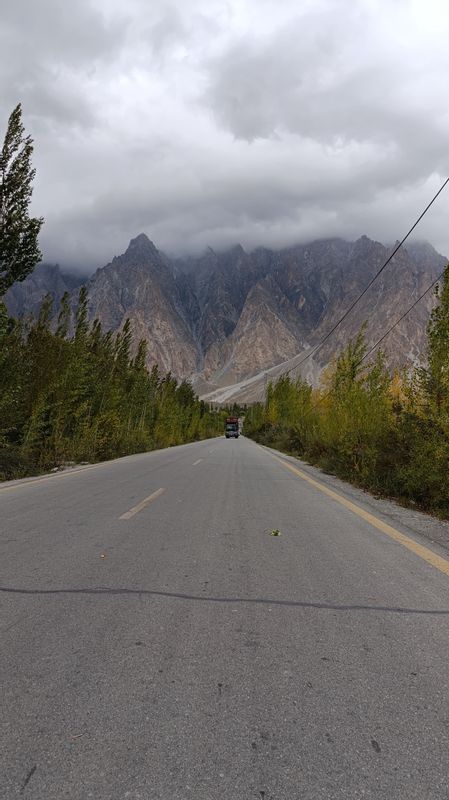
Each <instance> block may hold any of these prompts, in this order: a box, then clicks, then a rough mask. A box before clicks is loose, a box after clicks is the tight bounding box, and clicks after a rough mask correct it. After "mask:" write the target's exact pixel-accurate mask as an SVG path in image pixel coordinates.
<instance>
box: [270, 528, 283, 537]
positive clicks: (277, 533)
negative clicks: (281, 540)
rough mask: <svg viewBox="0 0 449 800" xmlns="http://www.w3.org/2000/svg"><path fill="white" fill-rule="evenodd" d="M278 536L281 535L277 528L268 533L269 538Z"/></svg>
mask: <svg viewBox="0 0 449 800" xmlns="http://www.w3.org/2000/svg"><path fill="white" fill-rule="evenodd" d="M280 535H281V532H280V530H278V529H277V528H274V529H273V530H272V531H271V533H270V536H280Z"/></svg>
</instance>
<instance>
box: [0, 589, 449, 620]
mask: <svg viewBox="0 0 449 800" xmlns="http://www.w3.org/2000/svg"><path fill="white" fill-rule="evenodd" d="M0 592H2V593H4V594H20V595H32V596H36V595H42V596H45V595H58V594H69V595H94V596H125V597H134V596H135V597H145V596H147V597H155V598H160V597H161V598H166V599H169V600H170V599H175V600H188V601H193V602H201V603H233V604H236V603H245V604H246V603H248V604H255V605H268V606H286V607H288V608H313V609H317V610H319V611H374V612H376V611H377V612H379V611H380V612H388V613H390V614H430V615H432V614H433V615H435V616H447V615H449V610H447V609H431V608H429V609H428V608H404V607H401V606H368V605H363V604H354V605H351V604H349V603H348V604H347V603H344V604H336V603H315V602H312V601H310V602H307V601H305V600H276V599H275V598H272V597H214V596H207V595H198V594H187V593H183V592H160V591H158V590H155V589H127V588H125V589H120V588H114V587H110V586H93V587H90V588H84V589H76V588H75V589H19V588H18V587H15V586H0Z"/></svg>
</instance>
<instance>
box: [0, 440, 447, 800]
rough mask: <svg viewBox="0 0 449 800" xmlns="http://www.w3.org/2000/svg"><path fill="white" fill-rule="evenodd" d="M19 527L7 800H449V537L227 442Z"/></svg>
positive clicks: (46, 481)
mask: <svg viewBox="0 0 449 800" xmlns="http://www.w3.org/2000/svg"><path fill="white" fill-rule="evenodd" d="M420 526H421V528H422V531H423V532H424V533H426V535H425V536H424V535H422V534H421V533H420ZM0 528H1V533H0V587H1V590H0V631H1V648H0V651H1V652H0V670H1V672H0V685H1V708H0V754H1V755H0V797H1V798H2V800H13V798H31V799H32V800H63V799H65V798H68V799H69V800H88V799H89V798H92V800H324V799H326V800H339V799H340V798H341V800H371V799H372V800H374V799H375V800H384V799H385V800H402V798H403V799H404V800H443V798H444V799H446V800H447V798H449V669H448V655H449V552H448V551H447V550H446V549H445V548H444V547H442V546H441V545H440V544H435V543H434V542H432V541H431V538H433V539H435V538H438V536H439V537H440V540H441V541H443V540H444V538H445V537H447V533H448V526H447V524H445V523H439V522H438V521H435V520H433V521H432V520H430V521H426V518H425V517H424V516H421V515H419V514H417V513H416V512H412V511H406V510H404V511H403V512H402V511H400V510H398V509H397V507H395V506H394V504H392V503H386V502H384V501H379V500H375V499H373V498H371V497H369V496H367V495H364V494H363V492H360V491H358V490H356V489H353V488H351V487H348V486H345V485H344V484H343V483H342V482H340V481H337V480H336V479H334V478H332V477H330V476H326V475H322V474H321V473H320V472H319V471H318V470H315V469H313V468H311V467H309V466H306V465H304V464H302V463H300V462H297V461H295V460H294V459H291V458H287V457H283V456H281V455H280V454H278V453H275V452H274V451H270V450H268V449H265V448H262V447H259V446H258V445H257V444H255V443H254V442H252V441H250V440H248V439H246V438H244V437H243V438H242V437H241V438H240V439H238V440H225V439H224V437H223V438H220V439H213V440H209V441H206V442H200V443H195V444H192V445H186V446H183V447H175V448H172V449H169V450H162V451H158V452H154V453H148V454H140V455H136V456H132V457H127V458H123V459H119V460H116V461H112V462H107V463H104V464H98V465H90V466H86V467H83V468H79V469H74V470H68V471H65V472H62V473H58V474H55V475H51V476H48V477H41V478H38V479H29V480H26V481H19V482H14V483H10V484H3V485H2V486H1V487H0ZM273 531H278V532H279V533H280V535H272V532H273ZM429 531H430V533H429Z"/></svg>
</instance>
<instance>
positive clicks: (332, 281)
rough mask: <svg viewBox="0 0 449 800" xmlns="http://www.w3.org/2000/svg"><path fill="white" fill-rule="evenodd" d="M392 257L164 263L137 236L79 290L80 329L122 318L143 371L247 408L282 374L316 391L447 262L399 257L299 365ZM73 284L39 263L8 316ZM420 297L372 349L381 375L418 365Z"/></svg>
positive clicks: (413, 251)
mask: <svg viewBox="0 0 449 800" xmlns="http://www.w3.org/2000/svg"><path fill="white" fill-rule="evenodd" d="M391 251H392V247H387V246H385V245H383V244H381V243H379V242H376V241H373V240H371V239H369V238H368V237H366V236H362V237H361V238H360V239H358V240H357V241H355V242H348V241H345V240H343V239H337V238H335V239H324V240H318V241H314V242H311V243H309V244H302V245H297V246H295V247H290V248H287V249H283V250H269V249H266V248H257V249H255V250H253V251H252V252H250V253H248V252H246V251H245V250H244V249H243V248H242V247H241V246H240V245H237V246H236V247H233V248H231V249H229V250H226V251H224V252H220V253H217V252H215V251H213V250H211V249H208V250H207V251H206V252H205V253H202V254H201V255H200V256H198V257H186V258H177V259H170V258H169V257H168V256H166V255H165V254H164V253H162V252H160V251H159V250H158V249H157V248H156V246H155V245H154V244H153V243H152V242H151V241H150V240H149V239H148V237H147V236H146V235H145V234H140V235H139V236H137V237H136V238H135V239H132V240H131V242H130V244H129V246H128V248H127V250H126V252H125V253H123V255H120V256H118V257H115V258H113V259H112V261H111V262H110V263H109V264H107V265H106V266H105V267H102V268H100V269H98V270H97V271H96V272H95V274H94V275H93V276H92V277H91V278H90V279H89V280H88V281H87V287H88V292H89V310H90V315H91V318H92V319H93V318H98V319H99V320H100V321H101V323H102V325H103V327H104V328H105V329H112V330H117V329H120V328H121V327H122V325H123V324H124V322H125V320H126V319H127V318H128V317H129V318H130V320H131V322H132V329H133V336H134V341H135V344H137V342H138V340H139V339H142V338H145V339H146V340H147V341H148V365H149V366H152V365H153V364H154V363H158V364H159V367H160V369H161V371H162V372H167V371H169V370H170V371H171V372H172V373H173V374H174V375H175V376H176V377H178V378H189V379H191V380H192V382H193V384H194V386H195V388H196V389H197V391H198V392H199V393H200V395H202V396H205V397H208V398H209V399H212V400H216V401H217V402H223V401H224V400H230V399H238V400H240V401H245V400H246V401H251V400H253V399H257V398H259V397H260V396H261V394H262V393H263V388H264V383H265V382H266V379H267V375H268V376H273V377H276V376H277V375H279V374H280V373H281V372H282V371H284V370H285V369H287V368H288V369H292V372H293V374H295V373H297V372H299V371H302V374H303V375H304V376H305V377H306V378H307V379H309V380H310V381H312V382H313V383H316V382H317V380H318V377H319V375H320V373H321V372H322V370H323V368H324V367H325V366H326V365H327V364H328V363H329V361H331V360H332V358H333V357H334V356H335V355H336V354H337V353H338V352H339V351H340V350H341V348H342V347H344V346H345V344H346V343H347V341H348V339H349V338H352V337H354V336H355V335H356V334H357V332H358V331H359V329H360V327H361V325H362V324H363V323H364V322H366V325H367V327H366V338H367V342H368V344H369V345H370V344H372V343H374V342H375V341H376V340H377V339H379V338H380V336H382V335H383V333H384V332H385V331H386V330H387V329H388V328H389V327H390V326H391V325H392V324H393V323H394V322H395V321H396V320H397V319H398V318H399V317H400V316H401V314H402V313H403V312H404V311H405V310H406V309H407V308H408V307H409V306H410V305H411V303H412V302H413V300H414V299H417V298H418V297H419V295H420V294H421V293H422V292H423V291H424V290H425V289H426V287H427V286H428V285H429V284H430V283H431V281H432V280H434V279H435V278H436V277H437V276H438V275H439V274H440V273H441V271H442V270H443V268H444V266H445V264H446V262H447V259H446V258H444V257H443V256H442V255H440V254H439V253H437V251H436V250H435V249H434V248H433V247H432V246H431V245H430V244H428V243H419V242H415V243H412V244H411V245H408V246H407V248H405V247H402V248H401V249H400V250H399V251H398V253H397V254H396V255H395V256H394V258H393V259H392V260H391V262H390V263H389V265H388V266H387V268H386V269H385V270H384V272H383V273H382V275H381V276H380V277H379V279H378V280H377V281H376V282H375V283H374V284H373V286H372V287H371V288H370V289H369V291H368V292H367V293H366V294H365V296H364V297H363V299H362V300H361V302H360V303H358V304H357V306H356V307H355V308H354V310H353V311H352V312H351V313H350V314H349V315H348V317H347V318H346V319H345V320H344V322H343V323H342V325H340V326H339V327H338V328H337V330H336V331H335V332H334V333H333V334H332V335H331V336H330V337H329V339H328V340H327V341H326V343H325V345H324V346H323V347H322V348H321V349H320V350H319V352H318V353H317V354H316V355H315V356H313V357H308V359H307V361H306V362H305V363H304V365H303V366H302V367H301V368H300V367H296V368H295V365H296V364H297V363H298V362H299V361H302V360H303V359H304V357H305V355H306V354H307V355H308V354H310V351H311V348H314V347H315V346H316V345H317V343H319V342H320V341H321V340H322V338H323V337H324V336H325V335H326V333H327V332H328V331H330V330H331V329H332V328H333V326H334V325H335V323H336V322H337V320H338V319H339V318H340V317H341V316H342V315H343V314H344V312H345V311H346V310H347V309H348V308H349V307H350V306H351V304H352V302H353V301H354V300H355V299H356V298H357V297H358V295H359V294H360V293H361V292H362V291H363V289H364V288H365V287H366V286H367V284H368V283H369V281H370V280H371V278H372V277H373V276H374V275H375V273H376V272H377V270H378V269H379V268H380V267H381V266H382V264H383V263H384V262H385V260H386V259H387V257H388V255H389V254H390V252H391ZM81 282H82V279H81V278H80V277H79V276H74V275H67V274H65V273H64V272H62V271H61V270H60V268H59V267H57V266H52V265H48V264H40V265H38V266H37V267H36V269H35V271H34V272H33V273H32V275H31V276H29V277H28V278H27V279H26V280H25V281H24V282H23V283H19V284H16V285H15V286H13V287H12V289H10V290H9V292H8V293H7V295H6V297H5V300H6V304H7V307H8V310H9V313H10V314H12V315H14V316H20V315H22V314H26V313H29V312H32V313H35V312H36V310H37V309H38V307H39V303H40V301H41V299H42V297H43V296H44V295H45V294H46V293H47V292H50V293H51V294H52V295H53V296H54V297H55V299H56V300H57V301H58V300H59V299H60V297H61V296H62V294H63V293H64V292H65V291H68V292H70V293H71V295H72V297H73V302H75V298H76V295H77V293H78V290H79V285H80V284H81ZM434 302H435V299H434V295H433V293H432V292H430V293H429V294H428V295H427V296H426V297H425V298H423V300H422V301H421V302H420V303H419V304H418V305H417V306H416V308H415V309H413V311H412V312H411V313H410V314H409V315H407V317H406V318H405V319H404V320H403V321H402V322H401V323H400V324H399V325H398V326H397V327H396V328H395V329H394V331H392V333H391V334H390V335H389V336H388V338H387V339H386V340H385V342H384V343H383V347H384V350H385V351H386V353H387V358H388V361H389V363H390V365H391V366H392V367H402V366H408V365H410V364H413V363H417V362H419V361H422V360H423V358H424V357H425V345H426V325H427V320H428V317H429V313H430V310H431V308H432V306H433V304H434Z"/></svg>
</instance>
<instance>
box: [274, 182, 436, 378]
mask: <svg viewBox="0 0 449 800" xmlns="http://www.w3.org/2000/svg"><path fill="white" fill-rule="evenodd" d="M448 183H449V178H446V180H445V181H444V183H443V184H442V186H440V188H439V189H438V191H437V193H436V194H435V195H434V196H433V197H432V200H431V201H430V203H428V205H427V206H426V207H425V209H424V211H423V212H422V213H421V214H420V215H419V217H418V219H417V220H416V222H414V223H413V225H412V227H411V228H410V230H409V231H408V232H407V233H406V234H405V236H404V237H403V239H401V241H400V242H399V244H397V245H396V247H395V248H394V250H393V252H392V253H391V255H389V256H388V258H387V260H386V261H385V263H384V264H382V266H381V268H380V269H379V270H378V271H377V272H376V274H375V275H374V277H373V278H371V280H370V282H369V283H368V285H367V286H365V288H364V289H363V291H362V292H361V293H360V294H359V296H358V297H357V298H356V299H355V300H354V302H353V303H352V304H351V305H350V306H349V308H348V309H347V310H346V311H345V313H344V314H343V316H342V317H340V319H339V320H338V322H336V323H335V325H334V326H333V328H331V330H330V331H328V333H326V335H325V336H324V337H323V338H322V339H321V342H319V343H318V344H317V345H316V346H315V347H314V348H312V349H311V351H310V352H309V353H307V355H306V356H305V357H304V358H303V359H302V360H301V361H299V362H298V363H297V364H294V366H292V367H290V369H288V370H286V371H285V372H283V373H281V376H282V375H288V374H289V373H290V372H293V370H294V369H297V368H298V367H300V366H302V364H304V363H305V362H306V361H307V360H308V359H309V358H311V357H312V356H313V355H316V353H317V352H318V350H321V348H322V346H323V344H324V343H325V342H327V340H328V339H329V338H330V336H332V334H333V333H334V331H336V330H337V328H338V327H339V326H340V325H341V323H342V322H344V320H345V319H346V317H347V316H348V315H349V314H350V313H351V311H352V309H353V308H355V306H356V305H357V303H359V302H360V300H361V299H362V297H364V296H365V294H366V293H367V291H368V290H369V289H370V288H371V286H372V285H373V283H374V282H375V281H376V280H377V278H378V277H379V275H380V274H381V273H382V272H383V271H384V269H385V268H386V267H387V266H388V264H389V263H390V261H391V260H392V259H393V258H394V256H395V255H396V253H397V252H398V250H399V249H400V248H401V247H402V245H403V244H404V242H405V241H406V240H407V239H408V237H409V236H410V234H411V233H413V231H414V230H415V228H416V226H417V225H418V224H419V223H420V222H421V220H422V218H423V217H424V216H425V215H426V214H427V212H428V210H429V208H430V207H431V206H432V205H433V204H434V202H435V200H436V199H437V197H438V196H439V195H440V194H441V192H442V191H443V189H444V188H445V186H447V184H448ZM281 376H279V377H281Z"/></svg>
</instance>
